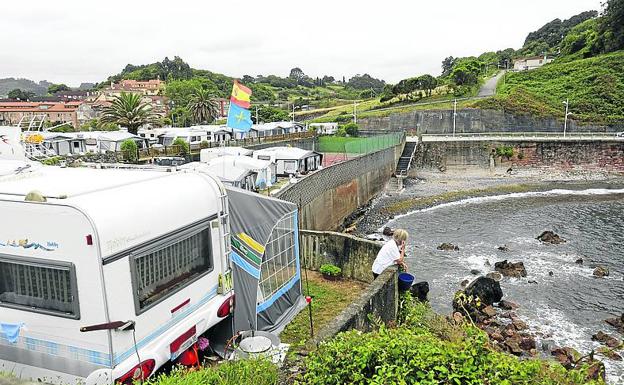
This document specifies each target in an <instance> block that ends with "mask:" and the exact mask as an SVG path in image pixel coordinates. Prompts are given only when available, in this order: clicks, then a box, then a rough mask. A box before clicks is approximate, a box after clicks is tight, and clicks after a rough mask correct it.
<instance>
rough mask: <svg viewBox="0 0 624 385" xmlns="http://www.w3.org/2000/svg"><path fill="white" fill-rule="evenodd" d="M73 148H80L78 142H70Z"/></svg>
mask: <svg viewBox="0 0 624 385" xmlns="http://www.w3.org/2000/svg"><path fill="white" fill-rule="evenodd" d="M72 145H73V146H74V148H80V142H72Z"/></svg>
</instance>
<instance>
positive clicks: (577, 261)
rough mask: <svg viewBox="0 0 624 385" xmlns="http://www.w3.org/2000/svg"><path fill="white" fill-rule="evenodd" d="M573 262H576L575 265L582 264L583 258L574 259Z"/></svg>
mask: <svg viewBox="0 0 624 385" xmlns="http://www.w3.org/2000/svg"><path fill="white" fill-rule="evenodd" d="M574 263H576V264H577V265H582V264H583V258H579V259H577V260H576V261H574Z"/></svg>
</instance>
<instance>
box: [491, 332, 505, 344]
mask: <svg viewBox="0 0 624 385" xmlns="http://www.w3.org/2000/svg"><path fill="white" fill-rule="evenodd" d="M490 338H491V339H493V340H494V341H498V342H503V341H504V340H505V337H503V335H502V334H500V332H498V331H495V332H493V333H492V334H490Z"/></svg>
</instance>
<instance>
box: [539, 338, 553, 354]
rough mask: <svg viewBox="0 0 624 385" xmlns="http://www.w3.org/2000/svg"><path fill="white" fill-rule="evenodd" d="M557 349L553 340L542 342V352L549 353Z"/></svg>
mask: <svg viewBox="0 0 624 385" xmlns="http://www.w3.org/2000/svg"><path fill="white" fill-rule="evenodd" d="M553 349H555V341H553V340H542V351H544V352H549V351H551V350H553Z"/></svg>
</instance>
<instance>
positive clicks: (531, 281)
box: [527, 279, 537, 285]
mask: <svg viewBox="0 0 624 385" xmlns="http://www.w3.org/2000/svg"><path fill="white" fill-rule="evenodd" d="M527 283H532V284H534V285H537V281H535V280H533V279H529V280H528V281H527Z"/></svg>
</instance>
